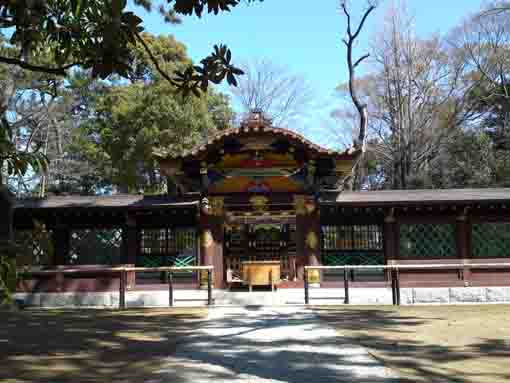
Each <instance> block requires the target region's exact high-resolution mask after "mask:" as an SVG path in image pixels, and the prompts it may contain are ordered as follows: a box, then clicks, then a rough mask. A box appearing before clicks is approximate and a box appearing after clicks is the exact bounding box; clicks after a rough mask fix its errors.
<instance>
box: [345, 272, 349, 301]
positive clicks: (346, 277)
mask: <svg viewBox="0 0 510 383" xmlns="http://www.w3.org/2000/svg"><path fill="white" fill-rule="evenodd" d="M344 303H345V304H346V305H348V304H349V270H347V269H344Z"/></svg>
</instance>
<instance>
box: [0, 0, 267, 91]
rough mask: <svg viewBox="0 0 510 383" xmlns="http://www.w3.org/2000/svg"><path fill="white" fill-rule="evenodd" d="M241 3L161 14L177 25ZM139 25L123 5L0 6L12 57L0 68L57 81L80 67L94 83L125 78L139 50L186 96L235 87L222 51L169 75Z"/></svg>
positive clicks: (229, 0)
mask: <svg viewBox="0 0 510 383" xmlns="http://www.w3.org/2000/svg"><path fill="white" fill-rule="evenodd" d="M245 1H246V2H254V1H256V0H245ZM259 1H262V0H259ZM240 3H241V0H167V3H166V6H165V5H161V6H160V8H159V10H160V12H161V13H163V14H164V16H165V20H167V21H169V22H177V21H178V16H179V15H193V14H194V15H197V16H198V17H200V16H201V15H202V14H203V12H204V11H205V10H206V9H207V11H208V12H213V13H214V14H218V13H219V12H224V11H230V10H231V9H232V8H234V7H236V6H237V5H239V4H240ZM135 4H137V5H141V6H143V7H144V8H145V9H146V10H151V8H152V7H153V1H152V0H135ZM142 23H143V20H142V19H141V18H140V17H139V16H138V15H136V14H135V13H134V12H132V11H129V10H128V9H127V0H19V1H12V0H0V31H4V34H5V35H10V44H11V45H12V48H13V52H12V54H2V55H1V56H0V62H2V63H5V64H10V65H15V66H19V67H21V68H24V69H27V70H31V71H38V72H45V73H48V74H53V75H61V76H64V75H66V73H67V71H68V70H69V69H70V68H73V67H76V66H79V67H81V68H83V69H91V72H92V75H93V76H94V77H100V78H106V77H108V76H110V75H112V74H118V75H121V76H123V77H129V75H130V71H131V69H132V64H133V61H136V56H137V55H136V47H139V48H140V47H141V48H140V49H143V50H145V51H146V52H147V54H148V55H149V57H150V58H151V60H152V62H153V64H154V65H155V67H156V69H157V70H158V72H159V73H160V75H161V76H162V77H164V78H165V79H166V80H168V81H169V82H171V83H172V84H173V85H174V86H177V87H178V88H179V89H180V90H182V91H183V92H184V93H190V92H192V93H195V94H198V93H199V89H201V90H202V91H206V90H207V86H208V84H209V82H213V83H219V82H221V81H222V80H223V79H225V78H226V79H227V81H228V83H229V84H232V85H235V83H236V80H235V75H239V74H242V71H241V70H240V69H238V68H236V67H235V66H234V65H233V64H232V63H231V58H232V55H231V52H230V50H229V49H228V48H227V47H226V46H223V45H220V46H215V48H214V51H213V53H211V54H210V55H209V56H208V57H206V58H204V59H203V60H202V61H201V63H200V65H196V66H188V67H187V68H186V69H185V70H178V71H176V72H171V71H170V72H167V71H166V70H165V69H166V68H164V67H162V66H160V65H159V63H158V61H157V57H156V56H155V55H154V54H153V52H152V51H151V50H150V46H149V43H148V42H147V41H146V40H145V39H144V37H143V35H142V32H143V31H144V28H143V26H142ZM11 31H13V32H12V34H10V33H11ZM39 57H45V58H47V60H44V59H43V60H41V59H38V58H39Z"/></svg>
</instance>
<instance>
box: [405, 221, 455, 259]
mask: <svg viewBox="0 0 510 383" xmlns="http://www.w3.org/2000/svg"><path fill="white" fill-rule="evenodd" d="M456 254H457V246H456V240H455V225H453V224H412V225H400V256H401V257H418V258H421V257H423V258H427V257H455V256H456Z"/></svg>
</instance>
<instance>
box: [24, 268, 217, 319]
mask: <svg viewBox="0 0 510 383" xmlns="http://www.w3.org/2000/svg"><path fill="white" fill-rule="evenodd" d="M213 268H214V267H213V266H185V267H178V266H167V267H91V268H83V269H81V268H75V269H73V268H68V269H51V270H30V269H28V270H19V271H18V275H20V277H25V276H37V275H57V276H59V275H60V276H62V277H63V276H64V275H65V274H72V275H77V274H90V273H97V272H102V273H104V272H107V273H118V274H119V277H120V283H119V309H121V310H124V309H125V308H126V285H127V272H128V271H146V272H166V273H168V305H169V306H170V307H172V306H174V303H175V300H174V286H173V273H176V272H182V271H206V272H207V305H208V306H211V305H212V272H213Z"/></svg>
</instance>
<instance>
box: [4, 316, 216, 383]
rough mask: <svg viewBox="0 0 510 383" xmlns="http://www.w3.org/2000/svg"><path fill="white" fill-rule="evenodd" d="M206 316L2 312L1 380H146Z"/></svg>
mask: <svg viewBox="0 0 510 383" xmlns="http://www.w3.org/2000/svg"><path fill="white" fill-rule="evenodd" d="M206 314H207V310H206V309H165V310H154V309H152V310H128V311H123V312H121V311H102V310H69V311H62V310H58V311H57V310H25V311H19V312H9V311H0V318H1V326H0V366H2V367H1V368H0V382H91V381H94V382H108V381H125V380H126V379H129V381H130V382H137V381H147V380H150V379H151V376H153V374H154V373H155V372H156V371H157V370H158V369H160V368H161V366H162V365H163V362H162V361H163V359H164V358H165V357H167V356H169V355H171V354H172V352H174V351H175V349H176V347H178V344H179V342H181V341H182V340H183V339H184V337H186V335H187V334H189V333H191V332H192V331H193V330H194V329H195V328H196V326H198V324H199V323H200V321H201V319H202V318H204V317H205V315H206Z"/></svg>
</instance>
